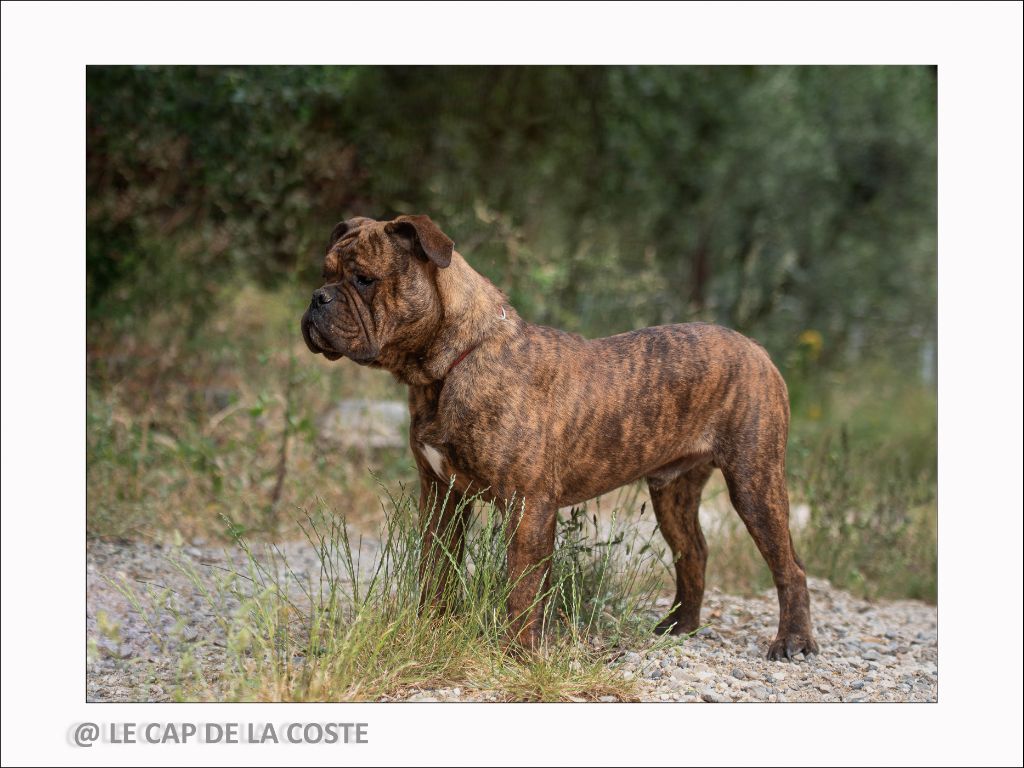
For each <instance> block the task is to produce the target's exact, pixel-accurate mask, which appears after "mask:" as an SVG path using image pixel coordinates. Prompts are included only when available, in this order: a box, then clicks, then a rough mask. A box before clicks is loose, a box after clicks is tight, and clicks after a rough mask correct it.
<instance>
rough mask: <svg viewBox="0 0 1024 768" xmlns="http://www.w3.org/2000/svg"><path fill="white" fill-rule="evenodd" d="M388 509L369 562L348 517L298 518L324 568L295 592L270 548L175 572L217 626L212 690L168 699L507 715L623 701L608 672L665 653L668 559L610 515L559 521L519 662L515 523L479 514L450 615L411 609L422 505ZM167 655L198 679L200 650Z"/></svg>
mask: <svg viewBox="0 0 1024 768" xmlns="http://www.w3.org/2000/svg"><path fill="white" fill-rule="evenodd" d="M385 499H386V501H385V504H384V515H383V523H382V526H381V530H380V536H379V547H375V548H373V550H372V551H370V550H368V549H367V547H366V546H365V544H366V542H365V541H360V540H358V539H354V538H353V532H352V530H351V528H350V526H349V524H348V522H347V521H346V519H345V516H344V515H343V514H338V513H335V512H333V511H329V510H327V509H326V508H324V507H320V508H318V509H317V510H316V511H315V512H314V513H310V514H307V515H306V516H305V519H304V520H303V521H302V523H301V526H302V529H303V531H304V533H305V535H306V537H307V539H308V542H309V544H310V546H311V547H312V548H313V550H314V551H315V552H316V555H317V560H318V563H319V569H318V573H317V574H316V575H315V576H312V577H307V578H301V577H299V576H298V575H297V574H296V571H295V570H293V569H292V567H291V566H290V564H289V563H288V561H287V559H286V558H285V556H284V555H283V554H282V552H281V551H280V550H279V549H276V548H274V547H273V546H271V545H267V546H265V547H263V548H262V552H261V551H260V549H261V548H260V547H258V546H257V547H256V548H255V549H254V548H253V546H252V545H251V544H250V543H249V542H248V541H247V540H246V539H245V538H244V537H242V536H240V537H238V538H237V540H236V542H235V547H236V549H235V554H236V557H235V558H234V559H233V562H235V563H237V565H236V566H235V567H233V568H230V569H228V570H227V571H219V570H218V571H214V572H205V571H202V570H200V569H198V568H197V567H196V566H195V565H194V564H193V563H192V562H191V561H190V560H188V559H187V558H181V557H174V558H173V562H174V563H175V566H176V567H177V568H178V569H179V570H180V571H181V572H182V573H183V574H185V575H186V576H187V578H188V580H189V581H190V582H191V584H192V586H193V588H194V589H195V590H196V592H197V593H198V594H200V595H202V596H203V597H204V599H205V600H206V601H207V603H208V608H209V609H210V611H211V613H212V614H213V615H215V616H217V617H218V619H217V620H218V623H219V632H220V634H221V636H222V638H221V640H220V642H221V644H222V646H223V649H224V650H223V652H224V655H225V659H224V667H223V669H224V673H223V675H222V678H221V679H220V680H217V681H209V682H199V681H197V678H196V677H195V675H194V674H184V673H183V674H182V675H181V679H182V681H183V683H182V685H181V686H180V688H179V690H178V693H177V695H178V697H179V698H182V699H197V698H198V699H202V698H211V699H214V698H216V699H228V700H274V701H341V700H375V699H380V698H386V697H402V696H403V695H405V694H406V693H408V692H409V691H412V690H421V689H432V688H440V687H448V688H450V687H460V688H462V689H463V691H467V692H472V691H494V692H496V693H495V695H496V696H498V697H499V698H501V699H508V700H535V701H559V700H576V699H586V700H592V699H596V698H598V697H601V696H614V697H616V698H620V699H630V698H633V697H634V696H635V690H634V683H632V682H629V681H627V680H625V679H623V677H622V676H621V675H619V674H618V673H617V672H616V671H615V670H614V669H612V668H610V667H609V666H608V664H607V662H608V661H609V660H610V659H611V658H613V657H614V656H616V655H617V653H619V650H618V649H620V648H622V647H625V646H631V647H635V646H640V645H644V644H653V643H659V642H675V640H671V639H655V638H654V636H653V634H652V632H653V626H654V623H655V622H656V620H657V618H658V617H657V616H656V615H655V614H654V613H652V612H651V610H650V608H651V606H652V605H653V602H654V599H655V597H656V595H657V594H658V593H659V591H660V589H661V588H662V585H663V583H664V566H663V561H662V555H663V553H662V552H660V551H659V547H658V545H657V543H656V542H651V541H650V540H645V539H643V538H642V537H638V535H637V529H636V527H635V526H631V525H628V524H626V523H625V522H624V521H621V520H620V518H619V517H618V513H613V514H612V515H611V517H610V521H609V522H607V523H603V524H602V523H600V522H599V519H598V518H597V517H596V516H595V515H593V514H592V513H588V511H587V509H586V508H585V507H580V508H576V509H573V510H571V511H570V512H568V513H567V514H565V515H564V516H563V517H562V519H561V520H560V521H559V525H558V536H557V545H556V549H555V552H554V554H553V556H552V558H551V560H550V562H549V563H546V564H545V565H547V566H550V569H551V577H550V580H549V581H548V585H547V588H546V590H545V591H544V592H543V594H538V595H537V596H536V600H542V601H544V602H545V604H546V609H545V611H544V618H543V621H544V629H545V632H544V641H543V645H542V647H541V648H540V650H539V651H538V652H537V653H535V654H531V655H529V656H523V655H522V654H520V653H518V652H515V651H514V650H510V649H509V645H508V639H509V636H510V632H509V630H510V627H509V620H510V619H509V617H508V615H507V612H506V600H507V598H508V593H509V590H510V589H511V587H512V585H511V584H510V583H509V580H508V578H507V573H506V566H505V563H506V558H505V542H506V540H507V538H508V536H509V534H510V533H511V532H510V530H509V529H508V523H507V520H508V518H509V516H508V515H503V514H500V513H499V511H498V509H497V508H496V507H495V506H494V505H493V504H483V503H482V502H479V501H478V500H477V501H476V504H475V506H476V507H478V511H477V513H476V515H475V522H474V523H473V525H471V526H470V528H469V530H468V533H467V539H466V556H465V559H464V561H463V562H462V563H461V564H459V565H458V566H457V569H456V572H455V578H453V579H450V580H449V581H448V586H449V589H450V590H451V593H450V594H449V595H447V597H448V600H446V601H445V602H446V604H448V605H451V606H454V607H453V609H452V610H451V611H448V612H439V611H435V610H429V609H428V610H420V608H419V595H420V589H421V583H420V573H419V562H420V558H421V556H422V554H423V553H422V551H421V547H422V545H421V540H420V534H419V528H418V525H417V510H416V502H414V500H413V499H412V497H411V496H410V495H408V494H405V493H399V494H398V495H390V494H386V496H385ZM471 501H472V500H471ZM463 503H465V502H463ZM444 554H445V556H446V557H451V556H452V553H451V552H445V553H444ZM427 578H430V576H429V574H428V577H427ZM427 586H428V587H429V585H427ZM118 587H119V589H120V590H121V591H122V592H123V593H124V594H125V595H126V596H128V597H129V599H130V600H131V601H132V603H133V604H134V605H135V606H136V609H137V610H139V611H140V613H142V614H143V615H144V616H146V615H154V614H159V612H160V611H166V610H169V606H170V605H171V604H172V603H173V601H170V602H169V601H167V600H166V599H165V598H166V596H165V595H162V594H159V593H156V594H154V593H150V594H141V595H140V594H137V593H136V592H135V591H134V589H133V587H132V586H131V585H129V584H128V583H127V582H121V583H120V584H119V585H118ZM183 618H184V617H183ZM153 624H154V627H156V626H158V625H159V622H158V621H156V620H155V619H154V620H153ZM165 650H166V651H167V652H168V653H172V654H175V653H176V654H178V661H179V664H180V665H181V666H182V668H183V669H185V670H188V671H194V668H195V664H194V655H195V647H194V644H192V645H186V644H180V643H179V644H168V645H167V646H166V648H165Z"/></svg>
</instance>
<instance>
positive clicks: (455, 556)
mask: <svg viewBox="0 0 1024 768" xmlns="http://www.w3.org/2000/svg"><path fill="white" fill-rule="evenodd" d="M469 515H470V505H469V504H467V503H466V501H465V499H464V498H463V495H462V494H461V493H459V492H458V491H457V490H455V488H453V487H448V486H445V485H442V484H441V483H439V482H437V481H436V480H435V479H434V476H433V475H431V474H428V473H426V472H421V473H420V506H419V522H420V536H421V541H422V552H421V553H420V610H424V609H426V608H434V609H438V610H441V611H447V610H450V609H451V608H453V607H454V602H455V597H456V596H455V594H454V586H455V585H454V583H453V581H452V575H453V574H454V573H455V571H456V569H457V568H459V567H460V566H461V564H462V557H463V550H464V548H465V541H466V522H467V520H468V519H469Z"/></svg>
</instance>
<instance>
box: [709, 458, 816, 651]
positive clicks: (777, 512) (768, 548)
mask: <svg viewBox="0 0 1024 768" xmlns="http://www.w3.org/2000/svg"><path fill="white" fill-rule="evenodd" d="M759 447H762V448H764V447H766V446H765V445H764V442H762V443H761V445H760V446H759ZM768 453H769V455H767V456H766V455H764V453H762V454H761V455H760V456H758V458H757V459H756V460H749V459H747V458H744V457H736V458H735V459H734V460H733V461H732V462H730V463H726V464H724V465H723V466H722V474H723V475H725V482H726V484H727V485H728V487H729V498H730V499H731V500H732V505H733V506H734V507H735V508H736V511H737V512H738V513H739V516H740V518H741V519H742V520H743V524H744V525H746V527H747V530H748V531H749V532H750V535H751V536H752V537H753V539H754V543H755V544H757V548H758V550H760V552H761V556H762V557H763V558H764V559H765V562H766V563H768V567H769V568H770V569H771V572H772V579H773V580H774V581H775V588H776V590H777V591H778V593H779V631H778V634H777V635H776V637H775V640H774V641H773V642H772V644H771V646H770V647H769V648H768V658H769V659H791V658H793V656H795V655H797V654H799V653H803V654H804V656H805V657H806V656H809V655H811V654H813V653H817V652H818V644H817V643H816V642H815V641H814V634H813V631H812V629H811V605H810V595H809V593H808V591H807V575H806V573H805V572H804V568H803V565H802V564H801V562H800V560H799V559H798V558H797V556H796V551H795V550H794V548H793V538H792V536H790V533H789V492H788V489H787V488H786V469H785V446H784V445H783V446H782V447H781V448H780V449H775V450H771V449H769V451H768ZM754 455H757V454H756V452H755V454H754Z"/></svg>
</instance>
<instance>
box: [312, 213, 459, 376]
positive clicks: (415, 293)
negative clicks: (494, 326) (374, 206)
mask: <svg viewBox="0 0 1024 768" xmlns="http://www.w3.org/2000/svg"><path fill="white" fill-rule="evenodd" d="M453 245H454V244H453V242H452V240H451V238H449V237H448V236H447V235H445V234H444V232H442V231H441V230H440V228H439V227H438V226H437V225H436V224H435V223H434V222H433V221H431V220H430V218H429V217H427V216H399V217H398V218H396V219H393V220H392V221H375V220H374V219H367V218H361V217H360V218H354V219H349V220H347V221H343V222H341V223H340V224H338V225H337V226H336V227H335V228H334V231H333V232H332V233H331V237H330V241H329V242H328V245H327V254H326V256H325V257H324V266H323V279H324V284H323V285H322V286H321V287H320V288H318V289H317V290H315V291H314V292H313V298H312V301H311V302H310V304H309V309H307V310H306V312H305V314H303V316H302V337H303V338H304V339H305V340H306V345H307V346H308V347H309V348H310V350H312V351H313V352H315V353H320V354H323V355H324V356H325V357H326V358H328V359H329V360H337V359H338V358H340V357H343V356H344V357H348V358H350V359H352V360H354V361H356V362H357V363H361V364H363V365H383V366H384V367H388V366H387V360H386V359H385V358H387V357H390V356H393V355H403V354H404V355H408V354H415V353H416V351H417V349H421V348H422V347H423V346H424V345H425V343H426V342H427V341H429V339H430V338H432V336H433V334H434V333H435V332H436V330H437V328H438V326H439V324H440V322H441V319H442V317H443V308H442V304H441V301H440V299H439V296H438V293H437V288H436V280H435V276H434V272H436V270H438V269H444V268H445V267H447V266H448V265H449V264H450V263H451V259H452V249H453Z"/></svg>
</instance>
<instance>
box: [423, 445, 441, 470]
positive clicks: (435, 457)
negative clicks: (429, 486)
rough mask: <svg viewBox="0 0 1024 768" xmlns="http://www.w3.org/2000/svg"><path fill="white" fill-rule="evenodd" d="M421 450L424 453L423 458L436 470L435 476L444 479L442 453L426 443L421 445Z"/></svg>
mask: <svg viewBox="0 0 1024 768" xmlns="http://www.w3.org/2000/svg"><path fill="white" fill-rule="evenodd" d="M420 449H421V450H422V451H423V458H425V459H426V460H427V463H428V464H429V465H430V468H431V469H432V470H434V474H435V475H437V476H438V477H444V472H443V471H442V469H441V461H442V459H441V453H440V452H439V451H438V450H437V448H435V447H434V446H432V445H427V444H426V443H420Z"/></svg>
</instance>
